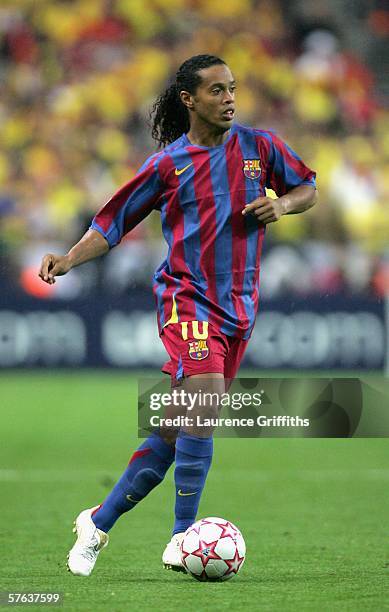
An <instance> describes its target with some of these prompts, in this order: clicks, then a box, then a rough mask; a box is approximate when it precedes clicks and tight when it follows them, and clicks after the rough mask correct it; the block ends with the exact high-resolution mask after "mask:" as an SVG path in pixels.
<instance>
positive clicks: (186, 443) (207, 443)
mask: <svg viewBox="0 0 389 612" xmlns="http://www.w3.org/2000/svg"><path fill="white" fill-rule="evenodd" d="M208 345H209V349H210V353H211V354H212V357H213V360H212V362H211V363H208V364H207V365H206V366H205V367H208V368H209V369H218V370H220V369H221V370H223V371H224V373H223V374H221V373H219V374H212V373H210V372H207V373H205V374H201V375H193V376H188V377H187V378H185V379H184V381H183V385H184V388H185V390H186V391H188V392H191V393H195V392H196V391H198V390H199V389H202V390H203V391H204V390H206V391H207V392H209V393H215V392H216V393H218V394H219V395H220V394H221V393H223V392H224V391H225V390H228V388H229V387H230V385H231V383H232V381H233V379H234V378H235V376H236V373H237V371H238V369H239V366H240V363H241V360H242V358H243V355H244V352H245V350H246V348H247V340H240V339H238V338H229V337H222V336H220V334H219V335H218V336H217V337H215V336H214V334H213V330H211V338H210V339H209V341H208ZM215 353H216V355H215ZM190 365H191V364H190V363H189V362H188V361H187V360H185V358H184V359H183V369H186V371H188V370H189V371H191V368H190ZM204 365H205V364H204ZM215 378H216V380H215ZM217 414H218V411H217V410H216V409H215V404H213V406H209V405H208V406H197V407H195V409H194V410H192V411H191V414H190V416H191V418H195V417H196V416H197V415H199V416H201V418H202V420H203V419H204V418H205V416H207V417H214V416H217ZM194 420H195V419H194ZM211 436H212V428H210V429H206V428H203V427H201V429H200V428H197V430H196V429H195V428H194V427H189V428H183V429H182V431H181V432H180V434H179V436H178V439H177V442H176V468H175V481H176V482H175V484H176V505H175V523H174V528H173V537H172V539H171V541H170V542H169V543H168V545H167V546H166V549H165V551H164V554H163V556H162V561H163V563H164V566H165V568H167V569H173V570H175V571H185V570H184V567H183V565H182V561H181V550H180V547H181V542H182V539H183V535H184V531H185V530H186V529H187V528H188V527H189V526H190V525H191V524H192V523H193V522H195V520H196V514H197V510H198V506H199V502H200V498H201V493H202V491H203V488H204V484H205V480H206V477H207V473H208V470H209V467H210V464H211V460H212V453H213V447H212V437H211ZM199 454H200V455H201V457H200V458H199V457H198V455H199ZM193 455H195V456H193ZM184 487H187V489H185V488H184ZM196 487H197V488H196ZM189 489H190V490H189ZM180 491H181V495H180ZM194 491H196V493H195V494H194V495H191V493H193V492H194ZM183 493H184V494H183ZM185 493H189V495H185ZM181 530H182V531H181Z"/></svg>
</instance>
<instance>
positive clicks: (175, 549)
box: [162, 533, 186, 573]
mask: <svg viewBox="0 0 389 612" xmlns="http://www.w3.org/2000/svg"><path fill="white" fill-rule="evenodd" d="M183 539H184V533H176V534H175V535H174V536H173V537H172V539H171V540H170V542H169V543H168V544H167V546H166V548H165V550H164V553H163V555H162V563H163V566H164V568H165V569H169V570H174V571H175V572H185V573H186V569H185V567H184V565H183V563H182V560H181V544H182V540H183Z"/></svg>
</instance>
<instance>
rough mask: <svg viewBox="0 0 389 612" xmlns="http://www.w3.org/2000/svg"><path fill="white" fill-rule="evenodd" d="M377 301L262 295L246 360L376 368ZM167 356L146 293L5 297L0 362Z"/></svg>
mask: <svg viewBox="0 0 389 612" xmlns="http://www.w3.org/2000/svg"><path fill="white" fill-rule="evenodd" d="M387 327H388V323H387V317H386V315H385V304H384V303H383V302H377V301H370V300H359V299H348V300H346V299H344V298H341V297H331V298H327V299H322V300H320V299H317V300H310V301H307V300H301V301H297V300H295V301H294V302H293V304H288V303H287V302H282V301H268V302H266V303H262V306H261V311H260V314H259V316H258V319H257V322H256V326H255V328H254V331H253V335H252V340H251V342H250V344H249V346H248V349H247V353H246V356H245V361H244V365H245V366H247V367H252V368H260V369H278V368H279V369H303V370H304V369H318V370H321V369H339V370H342V369H364V370H382V369H384V368H385V364H386V363H387V354H388V335H389V334H388V329H387ZM165 358H166V354H165V351H164V348H163V346H162V343H161V342H160V341H159V339H158V334H157V326H156V320H155V312H154V310H153V304H152V302H151V300H150V296H149V295H147V294H146V293H145V294H143V293H138V294H133V295H132V296H131V298H130V299H128V300H124V299H120V300H116V301H112V300H111V299H106V300H101V299H99V300H98V301H76V300H72V301H69V302H65V301H50V302H46V301H42V300H34V299H27V298H26V299H18V300H15V301H13V300H12V299H11V300H10V301H8V300H7V301H5V300H3V303H2V304H1V305H0V366H1V367H2V368H24V367H26V368H29V367H34V368H35V367H111V368H130V369H131V368H133V369H136V368H147V367H152V368H155V367H158V366H160V365H161V364H162V363H163V361H164V360H165Z"/></svg>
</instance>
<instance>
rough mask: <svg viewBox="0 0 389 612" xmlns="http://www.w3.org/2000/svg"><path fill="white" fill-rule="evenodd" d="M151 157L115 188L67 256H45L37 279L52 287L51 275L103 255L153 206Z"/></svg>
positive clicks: (157, 187)
mask: <svg viewBox="0 0 389 612" xmlns="http://www.w3.org/2000/svg"><path fill="white" fill-rule="evenodd" d="M155 157H156V156H155V155H154V156H152V157H151V158H149V159H148V160H146V162H145V163H144V164H143V166H142V168H141V169H140V170H139V172H138V173H137V174H136V175H135V177H134V178H133V179H131V181H129V182H128V183H126V184H125V185H124V186H123V187H121V189H119V190H118V191H117V192H116V193H115V194H114V195H113V196H112V198H111V199H110V200H109V201H108V202H107V204H105V206H103V208H102V209H101V210H100V211H99V212H98V213H97V214H96V216H95V217H94V219H93V221H92V224H91V227H90V228H89V230H88V231H87V232H86V234H85V235H84V236H83V237H82V238H81V240H80V241H79V242H78V243H77V244H76V245H74V247H73V248H72V249H71V250H70V251H69V253H67V255H53V254H52V253H49V254H48V255H45V256H44V257H43V259H42V265H41V269H40V271H39V276H40V277H41V279H42V280H43V281H45V282H46V283H48V284H49V285H52V284H53V283H55V276H62V275H64V274H66V273H67V272H69V270H71V269H72V268H75V267H76V266H79V265H81V264H83V263H85V262H87V261H90V260H91V259H95V258H96V257H100V256H101V255H104V254H105V253H106V252H107V251H109V249H112V248H113V247H114V246H116V245H117V244H119V242H120V241H121V239H122V238H123V236H125V235H126V234H127V233H128V232H130V231H131V230H132V229H133V228H134V227H135V226H136V225H138V223H140V222H141V221H142V220H143V219H144V218H145V217H146V216H147V215H148V214H149V213H150V212H151V211H152V210H153V209H154V208H155V206H156V203H157V201H158V199H159V197H160V195H161V193H162V183H161V180H160V177H159V172H158V165H157V163H156V161H155Z"/></svg>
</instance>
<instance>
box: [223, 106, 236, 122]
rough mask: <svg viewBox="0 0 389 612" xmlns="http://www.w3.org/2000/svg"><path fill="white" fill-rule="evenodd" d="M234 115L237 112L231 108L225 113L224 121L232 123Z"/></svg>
mask: <svg viewBox="0 0 389 612" xmlns="http://www.w3.org/2000/svg"><path fill="white" fill-rule="evenodd" d="M234 114H235V110H234V109H233V108H229V109H228V110H226V111H224V113H223V115H222V116H223V117H224V119H228V120H230V121H231V120H232V119H233V118H234Z"/></svg>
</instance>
